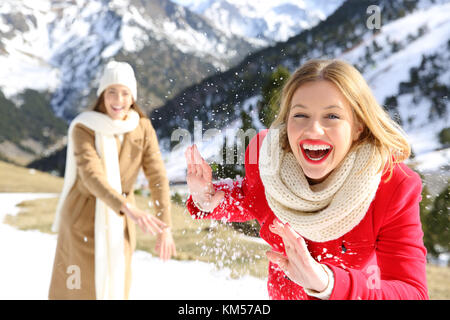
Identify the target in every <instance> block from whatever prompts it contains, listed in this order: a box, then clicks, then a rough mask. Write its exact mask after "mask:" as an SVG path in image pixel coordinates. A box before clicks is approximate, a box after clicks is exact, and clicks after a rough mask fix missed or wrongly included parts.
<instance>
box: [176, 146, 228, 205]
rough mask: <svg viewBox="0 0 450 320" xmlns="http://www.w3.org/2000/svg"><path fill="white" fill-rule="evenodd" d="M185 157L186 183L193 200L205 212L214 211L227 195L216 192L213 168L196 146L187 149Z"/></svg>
mask: <svg viewBox="0 0 450 320" xmlns="http://www.w3.org/2000/svg"><path fill="white" fill-rule="evenodd" d="M184 156H185V158H186V163H187V175H186V181H187V184H188V188H189V193H190V194H191V195H192V200H194V202H195V203H197V204H199V205H200V206H201V209H203V210H207V211H210V210H212V209H214V208H215V207H217V206H218V205H219V203H220V202H221V201H222V199H223V197H224V195H225V193H224V192H223V191H218V192H216V191H215V190H214V186H213V184H212V170H211V167H210V166H209V165H208V163H207V162H206V161H205V159H203V158H202V156H201V155H200V152H199V151H198V149H197V146H196V145H195V144H194V145H192V146H190V147H188V148H187V149H186V151H185V153H184Z"/></svg>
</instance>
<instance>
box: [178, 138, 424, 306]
mask: <svg viewBox="0 0 450 320" xmlns="http://www.w3.org/2000/svg"><path fill="white" fill-rule="evenodd" d="M266 133H267V130H265V131H262V132H260V133H259V134H258V135H257V136H255V137H254V138H253V139H252V140H251V142H250V145H249V147H248V148H247V151H246V155H245V172H246V175H245V178H244V179H243V180H242V181H233V182H232V183H226V181H222V182H218V183H215V184H214V187H215V189H216V190H223V191H224V192H225V199H224V201H222V203H221V204H220V205H219V206H218V207H217V208H215V210H214V211H213V212H211V213H205V212H202V211H200V210H199V209H198V208H197V207H196V206H195V205H194V203H193V201H192V197H189V199H188V201H187V203H186V204H187V208H188V210H189V212H190V214H191V215H193V216H194V217H196V218H210V219H217V220H220V219H225V220H226V221H230V222H231V221H233V222H243V221H247V220H251V219H257V220H258V222H259V224H260V225H261V230H260V236H261V238H262V239H264V240H265V241H266V242H267V243H268V244H269V245H270V246H271V247H272V249H273V250H274V251H278V252H283V253H285V251H284V247H283V243H282V240H281V238H280V237H279V236H278V235H276V234H274V233H272V232H271V231H270V230H269V225H270V224H271V223H272V222H273V220H274V218H275V215H274V213H273V212H272V210H271V209H270V207H269V205H268V203H267V200H266V197H265V194H264V186H263V184H262V181H261V178H260V175H259V169H258V165H257V164H249V161H248V159H249V149H251V150H255V145H254V144H256V143H258V144H259V145H258V148H257V149H258V154H257V159H258V162H259V148H260V146H261V142H262V140H263V139H264V137H265V135H266ZM252 144H253V145H252ZM253 163H254V161H253ZM399 167H401V168H402V169H403V171H405V172H406V173H407V175H406V174H405V173H404V172H402V170H400V168H399ZM387 177H388V173H385V174H384V175H383V176H382V177H381V182H380V185H379V187H378V190H377V193H376V195H375V198H374V200H373V201H372V203H371V205H370V207H369V209H368V211H367V213H366V215H365V216H364V218H363V219H362V220H361V222H360V223H359V224H358V225H357V226H356V227H354V228H353V229H352V230H351V231H349V232H348V233H346V234H345V235H343V236H342V237H340V238H338V239H335V240H331V241H327V242H322V243H319V242H313V241H309V240H308V239H306V238H305V241H306V244H307V246H308V249H309V252H310V253H311V255H312V257H313V258H314V259H316V261H318V262H320V263H323V264H326V265H327V266H328V267H329V268H330V269H331V270H332V271H333V274H334V278H335V282H334V287H333V291H332V293H331V296H330V299H340V300H353V299H428V290H427V283H426V270H425V267H426V249H425V247H424V245H423V232H422V228H421V223H420V216H419V202H420V201H421V199H422V197H421V190H422V183H421V180H420V177H419V175H418V174H417V173H415V172H414V171H412V170H411V169H409V168H408V167H407V166H406V165H405V164H403V163H401V164H399V165H396V166H395V167H394V172H393V175H392V177H391V179H390V180H389V182H387V183H386V182H384V180H385V179H386V178H387ZM267 288H268V292H269V297H270V298H271V299H277V300H278V299H300V300H305V299H316V298H314V297H310V296H308V295H307V294H306V293H305V291H304V290H303V288H302V287H301V286H299V285H297V284H296V283H294V282H292V281H290V280H289V279H288V278H287V277H286V276H285V274H284V273H283V271H281V269H280V268H278V266H277V265H275V264H272V263H271V262H269V275H268V284H267Z"/></svg>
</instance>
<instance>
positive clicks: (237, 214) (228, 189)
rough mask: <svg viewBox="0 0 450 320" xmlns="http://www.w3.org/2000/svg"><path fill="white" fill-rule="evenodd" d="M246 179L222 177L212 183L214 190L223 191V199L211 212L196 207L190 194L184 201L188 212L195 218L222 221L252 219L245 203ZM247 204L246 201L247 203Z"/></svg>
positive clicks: (249, 209)
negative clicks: (222, 178)
mask: <svg viewBox="0 0 450 320" xmlns="http://www.w3.org/2000/svg"><path fill="white" fill-rule="evenodd" d="M246 184H247V179H245V178H244V179H237V180H235V181H233V180H231V179H224V180H220V181H218V182H216V183H214V189H215V190H216V191H219V190H222V191H224V192H225V196H224V199H223V200H222V202H221V203H220V204H219V205H218V206H217V207H216V208H215V209H214V211H213V212H210V213H208V212H204V211H201V210H200V209H199V208H197V207H196V205H195V204H194V201H192V196H190V197H189V199H188V200H187V202H186V207H187V209H188V210H189V213H190V214H191V215H192V216H193V217H194V218H196V219H205V218H206V219H215V220H222V221H224V222H244V221H248V220H251V219H254V218H255V217H254V216H253V214H252V212H251V208H249V207H248V205H246V202H245V201H243V200H244V199H245V192H244V190H245V189H247V188H246ZM247 204H248V203H247Z"/></svg>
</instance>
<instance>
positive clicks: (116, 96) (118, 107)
mask: <svg viewBox="0 0 450 320" xmlns="http://www.w3.org/2000/svg"><path fill="white" fill-rule="evenodd" d="M104 100H105V108H106V113H107V114H108V115H109V116H110V117H111V118H112V119H113V120H124V119H125V118H126V116H127V114H128V111H129V110H130V107H131V105H132V104H133V95H132V94H131V91H130V89H128V87H126V86H123V85H121V84H114V85H111V86H109V87H107V88H106V89H105V93H104Z"/></svg>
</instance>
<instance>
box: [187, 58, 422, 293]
mask: <svg viewBox="0 0 450 320" xmlns="http://www.w3.org/2000/svg"><path fill="white" fill-rule="evenodd" d="M410 152H411V149H410V146H409V144H408V142H407V140H406V138H405V134H404V132H403V130H402V129H401V127H400V126H398V125H397V124H396V123H395V122H394V121H393V120H392V119H391V118H390V117H389V115H388V114H387V113H386V112H385V111H384V110H383V108H382V107H381V106H380V105H379V104H378V103H377V102H376V100H375V98H374V96H373V94H372V92H371V90H370V89H369V87H368V85H367V83H366V82H365V80H364V79H363V77H362V75H361V74H360V73H359V72H358V71H357V70H356V69H355V68H354V67H352V66H351V65H349V64H348V63H346V62H344V61H339V60H311V61H308V62H307V63H305V64H304V65H303V66H301V67H300V68H299V69H297V70H296V71H295V72H294V74H293V75H292V76H291V77H290V79H289V80H288V82H287V83H286V85H285V87H284V88H283V91H282V97H281V106H280V111H279V114H278V116H277V118H276V120H275V121H274V123H273V124H272V125H271V127H270V129H269V130H265V131H262V132H260V133H259V134H258V135H257V136H255V137H254V138H253V139H252V140H251V142H250V144H249V146H248V148H247V150H246V155H245V173H246V174H245V178H244V179H243V180H236V181H234V182H233V183H232V184H230V183H225V182H224V181H219V182H217V183H214V184H213V183H212V174H211V168H210V166H209V165H208V164H207V163H206V161H205V160H204V159H203V158H202V157H201V155H200V153H199V152H198V150H197V148H196V146H195V145H194V146H191V147H189V148H188V149H187V150H186V153H185V156H186V161H187V163H188V171H187V183H188V186H189V190H190V193H191V196H190V198H189V199H188V202H187V208H188V210H189V212H190V214H191V215H193V216H194V217H196V218H210V219H224V220H226V221H236V222H242V221H247V220H250V219H257V221H258V222H259V223H260V225H261V230H260V236H261V238H262V239H264V240H265V241H266V242H267V243H268V244H269V245H270V246H271V247H272V250H270V251H268V252H267V257H268V258H269V261H270V262H269V275H268V286H267V288H268V293H269V296H270V298H271V299H302V300H304V299H428V291H427V283H426V270H425V267H426V249H425V247H424V245H423V232H422V228H421V223H420V217H419V202H420V201H421V189H422V183H421V180H420V177H419V175H418V174H417V173H415V172H414V171H412V170H411V169H409V168H408V167H407V166H406V165H405V164H404V163H403V161H404V160H406V159H407V158H408V157H409V155H410Z"/></svg>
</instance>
